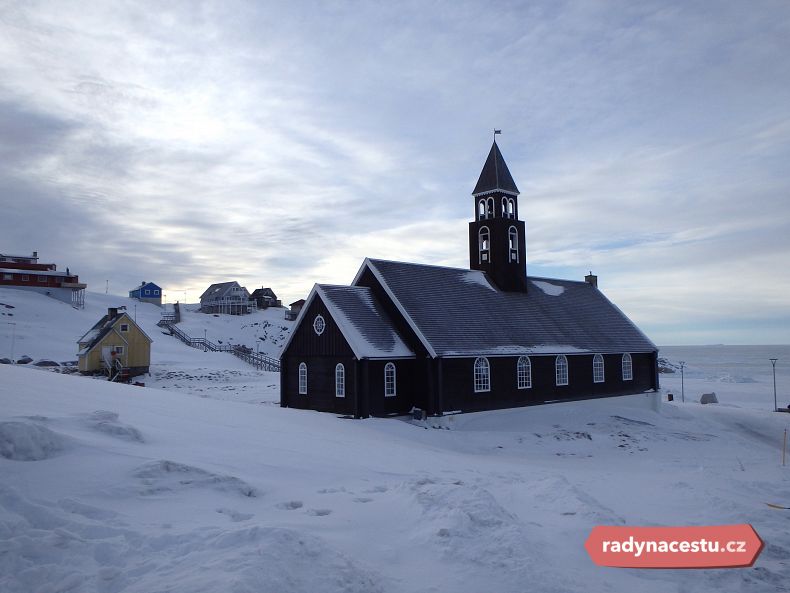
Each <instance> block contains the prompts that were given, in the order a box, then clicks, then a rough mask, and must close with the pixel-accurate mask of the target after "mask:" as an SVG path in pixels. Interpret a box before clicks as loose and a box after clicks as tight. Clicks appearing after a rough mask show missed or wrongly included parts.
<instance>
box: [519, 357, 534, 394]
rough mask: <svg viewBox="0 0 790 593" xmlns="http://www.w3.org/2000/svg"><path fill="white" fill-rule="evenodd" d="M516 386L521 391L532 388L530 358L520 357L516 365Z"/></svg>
mask: <svg viewBox="0 0 790 593" xmlns="http://www.w3.org/2000/svg"><path fill="white" fill-rule="evenodd" d="M516 384H517V386H518V388H519V389H529V388H530V387H532V363H531V362H530V360H529V356H519V357H518V362H517V363H516Z"/></svg>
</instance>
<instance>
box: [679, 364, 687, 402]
mask: <svg viewBox="0 0 790 593" xmlns="http://www.w3.org/2000/svg"><path fill="white" fill-rule="evenodd" d="M685 367H686V361H685V360H681V361H680V399H681V401H682V402H683V403H684V404H685V403H686V390H685V386H684V384H683V383H684V381H683V379H684V376H683V369H684V368H685Z"/></svg>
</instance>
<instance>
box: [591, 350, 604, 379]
mask: <svg viewBox="0 0 790 593" xmlns="http://www.w3.org/2000/svg"><path fill="white" fill-rule="evenodd" d="M604 381H606V372H605V369H604V363H603V356H601V355H600V354H596V355H595V356H593V383H603V382H604Z"/></svg>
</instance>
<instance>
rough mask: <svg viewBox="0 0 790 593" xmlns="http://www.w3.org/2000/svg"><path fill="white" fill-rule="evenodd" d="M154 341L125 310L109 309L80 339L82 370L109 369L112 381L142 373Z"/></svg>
mask: <svg viewBox="0 0 790 593" xmlns="http://www.w3.org/2000/svg"><path fill="white" fill-rule="evenodd" d="M152 341H153V340H151V338H149V337H148V335H147V334H146V333H145V332H144V331H143V330H142V329H140V327H139V326H138V325H137V324H136V323H135V322H134V321H133V320H132V318H131V317H129V315H128V314H127V313H126V312H125V311H120V310H119V309H115V308H111V309H108V310H107V315H105V316H104V317H102V318H101V319H100V320H99V321H98V323H96V325H94V326H93V327H92V328H91V329H90V330H89V331H88V333H86V334H85V335H84V336H82V337H81V338H80V339H79V341H78V342H77V344H78V346H79V352H78V354H77V356H78V358H79V370H80V372H81V373H97V372H104V373H107V376H108V378H109V380H110V381H119V380H127V379H129V378H131V377H135V376H137V375H142V374H143V373H147V372H148V368H149V366H150V365H151V342H152Z"/></svg>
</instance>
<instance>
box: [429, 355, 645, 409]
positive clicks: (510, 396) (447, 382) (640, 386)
mask: <svg viewBox="0 0 790 593" xmlns="http://www.w3.org/2000/svg"><path fill="white" fill-rule="evenodd" d="M529 358H530V363H531V369H532V386H531V387H529V388H526V389H519V388H518V383H517V374H516V365H517V361H518V357H516V356H514V357H490V358H488V363H489V368H490V378H491V391H488V392H480V393H475V391H474V362H475V358H452V359H444V360H443V361H442V369H443V373H442V387H443V394H442V399H443V406H442V407H443V411H445V412H447V411H453V410H463V411H472V410H484V409H495V408H507V407H516V406H524V405H530V404H538V403H544V402H547V401H555V400H566V399H567V400H572V399H583V398H589V397H609V396H615V395H627V394H633V393H642V392H644V391H646V390H649V389H652V388H654V385H655V371H654V364H653V359H654V357H653V355H652V354H649V353H648V354H632V355H631V358H632V365H633V379H632V380H630V381H624V380H623V379H622V367H621V362H622V355H620V354H607V355H604V382H602V383H595V382H594V380H593V355H567V359H568V385H563V386H558V385H556V375H555V359H556V357H555V356H530V357H529Z"/></svg>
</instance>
